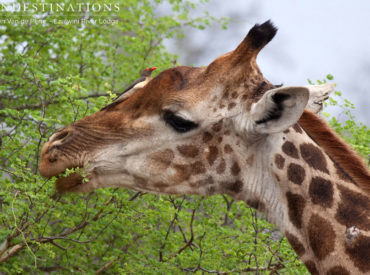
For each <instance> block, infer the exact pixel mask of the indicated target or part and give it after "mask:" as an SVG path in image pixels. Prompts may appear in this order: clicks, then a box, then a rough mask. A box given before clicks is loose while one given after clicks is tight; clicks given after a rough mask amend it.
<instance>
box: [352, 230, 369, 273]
mask: <svg viewBox="0 0 370 275" xmlns="http://www.w3.org/2000/svg"><path fill="white" fill-rule="evenodd" d="M346 254H347V255H348V256H349V257H350V258H351V260H352V261H353V263H354V264H355V266H356V267H357V268H358V269H360V270H361V271H362V272H369V271H370V258H369V257H370V237H367V236H359V238H358V240H356V242H355V243H354V244H353V245H352V246H348V245H347V247H346Z"/></svg>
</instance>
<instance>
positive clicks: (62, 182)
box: [55, 173, 95, 193]
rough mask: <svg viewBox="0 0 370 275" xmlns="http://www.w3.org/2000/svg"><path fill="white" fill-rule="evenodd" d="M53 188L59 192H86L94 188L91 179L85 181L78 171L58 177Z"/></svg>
mask: <svg viewBox="0 0 370 275" xmlns="http://www.w3.org/2000/svg"><path fill="white" fill-rule="evenodd" d="M55 188H56V189H57V191H58V192H60V193H87V192H91V191H93V190H94V189H95V188H94V186H93V184H92V182H91V180H90V179H89V181H87V182H85V181H84V178H83V176H82V175H81V174H79V173H72V174H70V175H69V176H67V177H60V178H59V179H58V180H57V181H56V182H55Z"/></svg>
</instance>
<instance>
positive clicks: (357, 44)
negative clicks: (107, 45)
mask: <svg viewBox="0 0 370 275" xmlns="http://www.w3.org/2000/svg"><path fill="white" fill-rule="evenodd" d="M204 10H207V11H208V12H209V13H210V14H211V15H213V16H216V17H222V16H224V17H230V24H229V26H228V29H227V30H222V29H221V27H220V26H217V25H215V26H212V27H211V28H209V29H206V30H203V31H201V30H199V31H198V30H197V31H194V30H190V29H188V30H187V31H186V33H187V35H186V38H185V40H186V41H185V40H180V41H174V40H172V41H167V42H166V45H167V47H168V49H169V51H170V52H172V53H176V54H177V55H179V62H180V63H181V64H183V65H195V66H204V65H207V64H209V63H210V62H211V61H212V60H213V59H214V58H216V57H217V56H219V55H221V54H223V53H225V52H228V51H231V50H233V49H234V48H235V47H236V46H237V45H238V44H239V43H240V42H241V41H242V40H243V38H244V36H245V35H246V34H247V32H248V31H249V29H250V28H251V27H253V25H254V24H256V23H263V22H265V21H266V20H268V19H271V20H272V22H273V23H274V24H275V25H276V26H277V27H278V29H279V30H278V33H277V35H276V36H275V38H274V39H273V40H272V41H271V42H270V43H269V44H268V45H267V46H266V47H265V49H263V50H262V51H261V52H260V54H259V57H258V59H257V63H258V64H259V66H260V68H261V71H262V72H263V74H264V75H265V77H266V78H267V79H268V80H269V81H270V82H272V83H273V84H280V83H283V84H284V85H306V84H308V83H307V79H308V78H309V79H311V80H313V81H315V80H318V79H324V78H325V77H326V75H327V74H331V75H333V76H334V80H333V82H335V83H336V84H337V87H336V90H338V91H341V92H342V95H343V97H344V98H346V99H348V100H350V101H351V102H352V103H354V104H355V107H356V109H355V110H354V112H353V113H354V114H355V117H356V120H358V121H361V122H362V123H364V124H366V125H368V126H369V125H370V1H368V0H357V1H348V0H347V1H344V0H336V1H334V0H326V1H322V0H321V1H318V0H310V1H296V0H279V1H272V0H266V1H260V0H233V1H223V0H210V2H209V3H207V4H205V5H203V6H202V8H201V9H199V10H198V11H197V13H199V14H201V13H202V11H204ZM189 48H190V49H189ZM326 111H327V112H329V113H331V114H333V115H335V116H337V117H339V119H341V118H344V115H343V114H341V113H342V111H341V110H340V109H339V108H329V109H327V110H326Z"/></svg>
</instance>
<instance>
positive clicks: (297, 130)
mask: <svg viewBox="0 0 370 275" xmlns="http://www.w3.org/2000/svg"><path fill="white" fill-rule="evenodd" d="M293 129H294V131H296V132H297V133H299V134H302V133H303V131H302V128H301V127H300V126H299V125H298V123H296V124H294V125H293Z"/></svg>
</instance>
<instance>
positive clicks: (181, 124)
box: [163, 110, 198, 133]
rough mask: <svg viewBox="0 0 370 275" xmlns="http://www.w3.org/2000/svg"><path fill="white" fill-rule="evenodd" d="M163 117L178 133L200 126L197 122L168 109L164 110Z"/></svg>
mask: <svg viewBox="0 0 370 275" xmlns="http://www.w3.org/2000/svg"><path fill="white" fill-rule="evenodd" d="M163 119H164V121H165V122H166V123H167V124H168V125H170V126H171V127H172V128H173V129H174V130H175V131H176V132H178V133H185V132H188V131H190V130H193V129H195V128H197V127H198V124H197V123H195V122H193V121H190V120H187V119H184V118H182V117H180V116H177V115H175V114H174V113H173V112H171V111H168V110H167V111H164V114H163Z"/></svg>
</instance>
